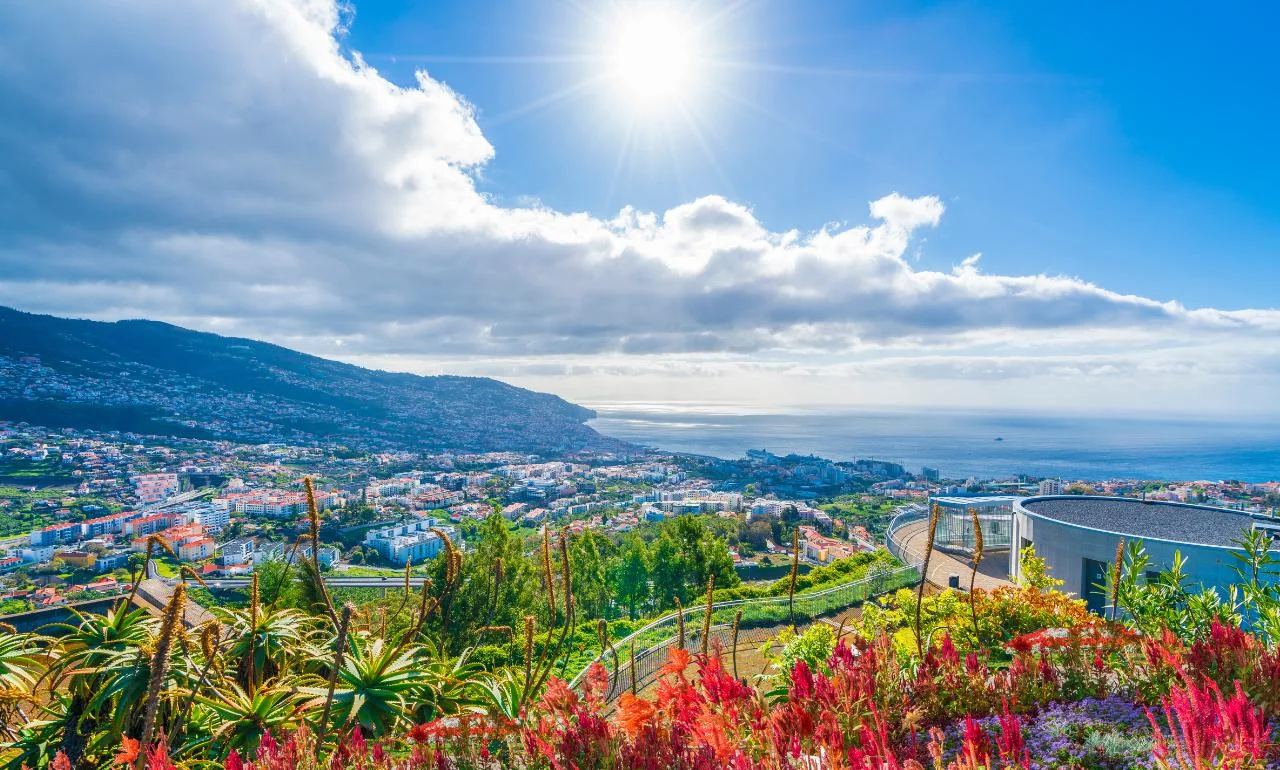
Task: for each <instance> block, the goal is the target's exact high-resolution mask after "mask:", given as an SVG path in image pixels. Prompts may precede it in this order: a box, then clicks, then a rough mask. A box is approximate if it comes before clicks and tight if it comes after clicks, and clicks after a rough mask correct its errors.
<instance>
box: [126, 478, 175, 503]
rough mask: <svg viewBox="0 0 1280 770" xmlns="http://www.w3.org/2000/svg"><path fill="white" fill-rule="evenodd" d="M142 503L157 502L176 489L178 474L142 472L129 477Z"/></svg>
mask: <svg viewBox="0 0 1280 770" xmlns="http://www.w3.org/2000/svg"><path fill="white" fill-rule="evenodd" d="M129 481H131V482H132V483H133V488H134V493H135V494H137V496H138V501H139V502H141V503H142V504H143V505H149V504H151V503H158V502H160V501H161V500H164V499H165V498H166V497H168V496H169V495H172V494H174V493H176V492H177V491H178V474H176V473H143V474H139V475H137V476H134V477H133V478H131V479H129Z"/></svg>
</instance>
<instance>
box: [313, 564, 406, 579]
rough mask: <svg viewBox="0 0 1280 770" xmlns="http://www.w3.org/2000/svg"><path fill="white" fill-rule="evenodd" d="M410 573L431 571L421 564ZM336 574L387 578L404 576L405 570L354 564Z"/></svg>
mask: <svg viewBox="0 0 1280 770" xmlns="http://www.w3.org/2000/svg"><path fill="white" fill-rule="evenodd" d="M410 573H411V574H413V575H428V574H430V573H429V571H428V570H427V568H426V567H425V566H421V567H414V568H413V569H412V570H411V571H410ZM334 574H337V575H345V576H346V577H386V578H393V577H399V578H402V577H404V570H403V569H394V568H390V567H358V566H352V567H347V568H346V569H345V570H341V571H339V572H336V573H334Z"/></svg>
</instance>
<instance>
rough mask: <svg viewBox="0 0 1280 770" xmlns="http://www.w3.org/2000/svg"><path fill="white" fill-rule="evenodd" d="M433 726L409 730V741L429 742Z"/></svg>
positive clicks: (418, 726)
mask: <svg viewBox="0 0 1280 770" xmlns="http://www.w3.org/2000/svg"><path fill="white" fill-rule="evenodd" d="M433 725H434V723H426V722H424V723H422V724H420V725H414V726H413V727H411V728H409V733H408V735H409V740H411V741H413V742H414V743H426V742H427V741H429V740H431V736H432V734H433V733H434V732H435V730H434V728H433ZM227 770H231V768H227Z"/></svg>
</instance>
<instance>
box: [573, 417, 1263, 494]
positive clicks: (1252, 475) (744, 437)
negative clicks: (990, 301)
mask: <svg viewBox="0 0 1280 770" xmlns="http://www.w3.org/2000/svg"><path fill="white" fill-rule="evenodd" d="M591 406H592V408H594V409H595V410H596V411H597V413H598V414H599V417H598V418H597V419H595V420H592V421H591V423H590V425H591V426H592V427H594V428H595V429H596V430H598V431H600V432H601V433H603V434H605V435H607V436H613V437H615V438H619V439H623V440H626V441H630V442H633V443H637V444H643V445H646V446H652V447H656V448H658V449H663V450H668V451H674V452H688V453H693V454H702V455H711V456H715V457H723V458H740V457H742V456H743V455H744V454H745V453H746V451H747V450H748V449H767V450H769V451H770V452H773V453H775V454H788V453H792V452H794V453H797V454H815V455H819V456H821V457H826V458H830V459H833V460H851V459H857V458H870V459H876V460H890V461H893V462H898V463H902V464H903V465H905V466H906V467H907V469H908V470H910V471H914V472H918V471H919V470H920V467H921V466H924V465H927V466H930V467H934V468H938V469H939V470H940V471H941V472H942V476H943V477H944V478H953V479H965V478H969V477H975V478H979V479H989V478H1005V477H1009V476H1014V475H1017V474H1024V473H1025V474H1029V475H1034V476H1046V477H1061V478H1063V479H1067V480H1078V479H1083V480H1093V481H1100V480H1105V479H1163V480H1184V481H1189V480H1207V481H1220V480H1226V479H1236V480H1240V481H1246V482H1255V483H1256V482H1264V481H1272V480H1280V422H1278V421H1265V422H1261V421H1260V422H1245V421H1224V420H1192V419H1156V418H1148V417H1127V416H1126V417H1098V416H1087V417H1084V416H1065V415H1063V416H1044V415H1027V414H999V413H992V412H959V411H954V412H952V411H921V412H892V411H840V412H822V413H819V412H808V413H793V414H768V413H745V414H744V413H739V412H735V411H734V410H732V409H730V408H725V407H723V406H716V405H700V404H687V405H682V404H662V405H657V404H592V405H591ZM997 439H1000V440H997Z"/></svg>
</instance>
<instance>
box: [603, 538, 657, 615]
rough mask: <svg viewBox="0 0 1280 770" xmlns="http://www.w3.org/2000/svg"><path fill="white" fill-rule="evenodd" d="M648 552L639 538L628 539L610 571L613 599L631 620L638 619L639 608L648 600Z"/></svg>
mask: <svg viewBox="0 0 1280 770" xmlns="http://www.w3.org/2000/svg"><path fill="white" fill-rule="evenodd" d="M648 550H649V549H648V548H646V547H645V544H644V541H643V540H641V539H640V538H638V537H636V536H634V535H632V536H631V537H628V538H627V539H626V540H624V541H623V543H622V547H621V548H620V549H619V551H618V557H617V559H616V560H615V561H614V566H613V569H612V571H611V572H612V575H611V577H612V582H613V592H614V597H615V598H616V599H617V601H618V604H620V605H622V606H623V607H626V608H627V616H628V617H630V618H631V619H632V620H635V619H636V618H637V617H638V615H639V608H640V607H641V606H642V605H643V604H644V602H645V601H646V600H647V599H648V598H649V567H648V564H647V561H648V559H647V557H648Z"/></svg>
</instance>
